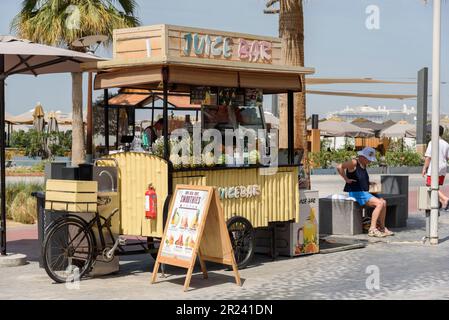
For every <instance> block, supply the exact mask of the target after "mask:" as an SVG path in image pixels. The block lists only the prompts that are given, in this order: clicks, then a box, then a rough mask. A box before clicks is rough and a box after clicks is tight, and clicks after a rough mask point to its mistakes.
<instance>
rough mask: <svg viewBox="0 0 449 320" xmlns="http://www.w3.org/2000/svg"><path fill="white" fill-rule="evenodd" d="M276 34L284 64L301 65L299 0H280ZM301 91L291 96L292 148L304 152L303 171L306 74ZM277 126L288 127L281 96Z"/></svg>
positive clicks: (302, 47) (300, 2) (302, 62)
mask: <svg viewBox="0 0 449 320" xmlns="http://www.w3.org/2000/svg"><path fill="white" fill-rule="evenodd" d="M279 36H280V37H281V39H282V59H283V63H284V64H287V65H294V66H304V11H303V3H302V0H280V12H279ZM301 82H302V84H303V88H302V92H299V93H295V95H294V109H295V112H294V114H295V119H294V123H295V131H294V135H295V137H294V141H295V142H294V146H295V150H303V151H304V161H303V163H304V164H305V167H306V172H308V167H307V124H306V117H307V116H306V93H305V91H306V88H305V77H304V76H302V77H301ZM279 104H280V107H279V108H280V119H281V120H280V121H281V124H280V127H281V128H284V129H285V128H287V127H288V126H287V99H286V96H283V97H280V99H279ZM283 131H284V132H281V133H280V134H279V136H280V138H281V141H284V142H285V141H286V140H287V129H285V130H283Z"/></svg>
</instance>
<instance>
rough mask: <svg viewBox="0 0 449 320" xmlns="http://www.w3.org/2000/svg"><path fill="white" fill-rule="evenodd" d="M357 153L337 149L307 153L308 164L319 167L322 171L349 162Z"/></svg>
mask: <svg viewBox="0 0 449 320" xmlns="http://www.w3.org/2000/svg"><path fill="white" fill-rule="evenodd" d="M356 155H357V153H356V152H355V151H348V150H345V149H339V150H334V151H320V152H311V153H309V161H310V164H311V165H312V164H313V165H314V166H315V167H317V166H319V167H321V168H323V169H326V168H330V167H335V166H336V165H337V164H338V163H343V162H346V161H348V160H351V159H352V158H353V157H355V156H356Z"/></svg>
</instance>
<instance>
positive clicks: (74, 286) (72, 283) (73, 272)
mask: <svg viewBox="0 0 449 320" xmlns="http://www.w3.org/2000/svg"><path fill="white" fill-rule="evenodd" d="M66 272H67V273H68V274H70V276H69V277H67V279H66V282H65V287H66V288H67V290H79V289H80V284H81V279H80V270H79V268H78V267H76V266H73V265H72V264H69V266H68V267H67V269H66Z"/></svg>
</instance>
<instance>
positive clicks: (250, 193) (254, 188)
mask: <svg viewBox="0 0 449 320" xmlns="http://www.w3.org/2000/svg"><path fill="white" fill-rule="evenodd" d="M218 193H219V195H220V198H221V199H239V198H252V197H257V196H259V195H260V186H259V185H257V184H254V185H249V186H234V187H219V188H218Z"/></svg>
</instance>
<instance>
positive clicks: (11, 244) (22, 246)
mask: <svg viewBox="0 0 449 320" xmlns="http://www.w3.org/2000/svg"><path fill="white" fill-rule="evenodd" d="M7 249H8V252H13V253H22V254H25V255H26V256H27V261H29V262H38V261H39V257H40V255H41V246H40V244H39V241H38V240H37V239H22V240H14V241H8V242H7Z"/></svg>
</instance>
